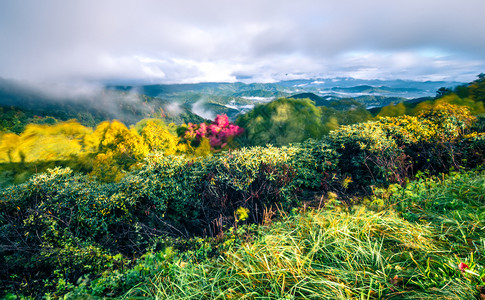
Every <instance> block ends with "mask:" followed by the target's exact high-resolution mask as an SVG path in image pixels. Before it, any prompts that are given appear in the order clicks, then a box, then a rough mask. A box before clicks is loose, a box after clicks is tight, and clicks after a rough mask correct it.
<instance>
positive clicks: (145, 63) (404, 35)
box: [0, 0, 485, 83]
mask: <svg viewBox="0 0 485 300" xmlns="http://www.w3.org/2000/svg"><path fill="white" fill-rule="evenodd" d="M483 11H485V2H484V1H483V0H463V1H451V0H449V1H448V0H427V1H422V0H419V1H418V0H398V1H385V0H369V1H358V0H346V1H319V0H314V1H310V0H303V1H285V0H284V1H281V0H280V1H273V0H266V1H256V0H249V1H242V2H234V1H223V0H206V1H197V0H189V1H173V0H168V1H155V0H152V1H150V0H140V1H114V0H109V1H108V0H106V1H95V0H84V1H76V2H72V1H62V0H46V1H42V2H41V1H36V2H29V3H28V4H27V3H25V2H22V1H2V2H1V3H0V44H1V45H2V48H1V53H0V77H4V78H15V79H29V80H51V81H57V80H67V81H69V80H108V79H125V80H128V79H138V80H146V81H147V82H153V83H156V82H195V81H234V80H236V76H235V74H245V75H246V76H247V77H251V78H253V80H265V81H270V80H279V79H285V78H288V77H292V76H293V77H295V76H309V77H313V76H321V77H327V76H361V77H366V78H386V77H400V78H404V79H425V78H426V79H428V78H445V79H458V80H465V81H467V80H473V79H474V76H475V75H476V74H478V73H480V72H483V70H484V69H485V35H483V34H481V32H480V30H481V24H482V23H483V22H482V13H483Z"/></svg>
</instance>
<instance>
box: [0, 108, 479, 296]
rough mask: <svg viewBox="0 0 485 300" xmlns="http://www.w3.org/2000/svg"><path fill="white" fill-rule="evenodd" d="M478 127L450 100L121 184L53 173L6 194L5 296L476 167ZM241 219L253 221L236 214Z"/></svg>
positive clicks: (156, 168)
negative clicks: (295, 212)
mask: <svg viewBox="0 0 485 300" xmlns="http://www.w3.org/2000/svg"><path fill="white" fill-rule="evenodd" d="M288 101H290V100H288ZM291 101H295V100H291ZM291 101H290V102H291ZM304 102H305V103H306V104H309V103H310V102H309V101H304ZM282 103H287V102H286V101H282ZM288 103H289V102H288ZM305 103H304V104H305ZM291 104H294V103H291ZM310 104H311V103H310ZM288 105H289V104H288ZM290 107H291V106H290ZM304 107H305V105H304ZM474 122H475V117H473V116H471V115H470V113H469V111H468V110H466V109H464V108H460V107H456V106H451V105H448V104H446V105H441V106H436V107H432V108H431V109H430V110H428V111H426V112H424V113H422V114H421V115H419V116H416V117H410V116H406V117H399V118H381V119H379V120H378V121H373V122H367V123H361V124H357V125H351V126H342V127H341V128H340V129H338V130H336V131H333V132H331V133H330V135H329V136H328V137H325V138H324V139H322V140H312V139H310V140H307V141H305V142H303V143H301V144H295V145H290V146H285V147H273V146H266V147H252V148H243V149H240V150H235V151H227V152H221V153H218V154H216V155H213V156H207V157H202V158H188V157H185V156H165V155H162V154H155V155H151V156H149V157H148V158H147V159H146V160H145V162H144V163H142V164H140V165H139V166H138V167H139V168H138V169H136V170H132V171H131V172H129V173H128V174H127V175H126V176H125V177H124V178H122V179H121V180H120V181H119V182H118V183H106V184H101V183H99V182H96V181H95V180H93V179H90V178H89V177H87V176H81V175H76V174H74V173H73V172H72V171H70V170H69V169H54V170H51V171H49V172H48V173H46V174H41V175H37V176H35V177H33V178H32V179H31V180H30V181H28V182H27V183H24V184H21V185H17V186H12V187H9V188H6V189H3V190H2V191H1V192H0V280H1V282H2V284H4V285H6V287H5V288H2V289H4V290H13V291H15V290H22V293H24V294H26V295H27V294H29V295H32V296H34V297H40V295H41V294H43V293H45V292H48V291H50V292H52V293H53V295H54V296H59V295H63V294H64V293H66V292H67V291H68V290H71V289H72V285H73V284H75V283H76V282H77V280H79V279H81V280H86V282H90V280H91V279H94V277H97V276H99V274H101V273H103V272H107V273H110V274H116V272H119V274H122V275H120V276H121V277H120V278H128V277H129V276H133V278H134V279H133V280H131V279H130V280H131V281H129V282H133V284H136V282H138V281H139V280H140V277H137V276H135V275H134V274H135V273H136V272H135V271H133V272H135V273H130V272H132V271H129V272H125V271H123V268H127V267H129V265H130V259H131V258H136V257H139V256H140V255H141V254H143V253H146V252H147V251H149V250H150V249H155V248H158V247H159V245H160V239H161V237H193V236H203V235H206V236H219V238H221V237H222V236H223V235H224V232H227V230H228V229H230V228H231V227H232V228H233V229H232V230H233V232H236V234H238V233H237V232H238V231H237V229H238V228H239V226H241V225H242V224H243V223H246V222H251V223H252V222H258V223H262V222H263V220H268V218H270V216H271V215H272V214H274V213H275V211H277V210H279V211H280V212H282V213H283V214H284V213H285V212H290V211H291V210H292V208H294V207H296V206H298V205H300V204H301V203H302V202H303V201H305V202H307V201H309V202H314V203H315V201H317V203H318V204H319V206H320V204H321V205H322V206H328V207H331V206H335V205H336V204H337V205H338V203H341V202H344V203H345V204H347V205H349V204H350V203H353V202H352V199H354V197H355V196H358V195H359V194H363V193H364V194H366V195H370V194H371V192H372V190H373V188H372V186H374V187H376V186H381V187H385V186H388V185H389V184H391V183H399V184H401V185H405V184H406V183H407V182H408V180H409V178H412V177H413V176H414V175H416V174H419V173H418V172H419V171H428V172H429V173H431V174H433V173H436V174H438V173H440V172H447V171H449V170H450V169H451V168H454V169H461V168H469V167H470V168H473V167H477V166H479V165H481V164H483V160H484V152H483V151H484V150H483V149H485V142H484V141H485V139H484V137H483V134H481V133H477V132H471V129H472V128H474V127H473V126H474V125H473V124H474ZM238 211H239V212H238ZM241 212H246V213H247V216H244V218H243V217H238V216H239V215H241V216H242V213H241ZM413 214H416V215H417V213H416V212H414V211H411V212H409V217H410V218H412V217H413V216H414V215H413ZM243 219H244V220H243ZM201 251H202V250H201ZM204 251H205V250H204ZM207 251H208V252H210V251H209V250H207ZM241 251H242V250H241ZM335 251H337V250H335ZM157 255H158V254H157ZM322 255H323V254H322ZM336 257H339V256H338V255H337V256H336ZM157 259H158V258H157ZM159 259H160V260H161V258H159ZM157 264H158V262H157V263H155V262H152V263H150V267H147V268H148V271H147V273H146V274H147V275H150V274H154V273H156V272H157V270H159V269H160V270H165V271H167V270H173V269H171V268H179V266H180V262H174V261H173V260H168V261H167V262H166V263H165V262H163V261H162V260H161V261H160V268H159V267H156V266H157ZM135 268H139V269H137V270H138V271H139V273H143V272H144V271H143V270H145V269H144V267H143V266H141V265H138V267H135ZM138 271H137V272H138ZM167 272H168V273H167V274H172V273H170V272H169V271H167ZM450 272H451V271H450ZM107 273H106V274H107ZM128 274H132V275H128ZM113 276H115V275H113ZM123 276H125V277H123ZM126 276H128V277H126ZM150 276H152V275H150ZM167 276H168V275H167ZM362 276H364V277H365V275H362ZM43 280H46V282H47V285H46V284H45V283H44V282H43ZM100 280H102V279H100ZM106 280H108V279H106ZM127 280H128V279H127ZM366 280H367V279H366ZM379 280H383V279H379ZM97 282H98V283H99V284H100V285H99V289H98V290H97V292H96V293H98V294H99V295H103V291H102V288H108V289H107V291H112V292H113V293H115V291H116V293H119V292H120V291H126V288H127V286H123V284H121V283H120V281H117V280H113V281H109V282H105V283H101V281H97ZM383 282H384V281H383ZM23 283H28V284H24V285H22V284H23ZM110 284H112V286H111V287H108V286H109V285H110ZM386 286H387V285H386ZM435 286H439V285H435ZM94 288H95V287H93V289H94Z"/></svg>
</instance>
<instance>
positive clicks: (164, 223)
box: [0, 78, 485, 299]
mask: <svg viewBox="0 0 485 300" xmlns="http://www.w3.org/2000/svg"><path fill="white" fill-rule="evenodd" d="M483 84H485V83H484V81H483V78H479V79H478V80H477V81H476V82H473V83H471V84H470V85H469V88H470V89H471V90H475V91H476V90H477V89H478V90H480V88H481V87H482V86H483ZM462 92H463V91H462ZM462 95H463V94H462ZM468 95H469V96H467V98H462V96H460V95H458V94H457V95H456V97H457V98H459V99H462V100H463V101H464V103H472V104H473V105H472V106H471V108H469V107H467V106H460V105H457V104H459V103H454V104H453V103H450V101H448V100H446V99H448V98H447V97H450V94H446V95H442V96H443V97H440V98H437V99H435V100H434V101H433V102H429V103H426V105H422V106H421V108H420V109H419V110H416V111H415V114H414V115H401V116H393V117H391V116H388V117H382V116H381V117H379V118H376V119H371V118H372V116H371V115H370V114H369V113H368V112H367V111H366V110H365V108H364V107H363V106H362V105H361V104H360V105H359V103H357V102H354V101H351V100H348V101H344V102H342V103H337V102H335V103H329V105H328V106H325V107H317V106H315V105H314V103H313V102H312V101H311V100H309V99H277V100H275V101H273V102H271V103H268V104H261V105H259V106H256V107H255V109H254V110H253V111H251V112H249V113H247V114H245V115H242V116H241V117H240V118H239V119H238V120H237V121H236V124H232V123H230V122H229V120H228V119H227V117H226V116H218V117H217V118H216V119H215V120H214V121H213V122H202V123H197V124H192V123H191V124H186V125H182V126H176V125H166V124H165V123H163V121H162V120H143V121H141V122H139V123H138V124H136V125H135V126H133V127H131V128H128V127H127V126H125V125H124V124H122V123H121V122H116V121H113V122H102V123H100V124H98V125H97V127H96V128H95V129H92V128H88V127H85V126H83V125H81V124H79V123H77V122H75V121H70V122H65V123H58V124H53V125H45V124H43V125H39V124H31V125H28V126H27V127H26V129H25V131H23V132H22V133H21V134H19V135H16V134H13V133H5V134H4V135H3V136H2V140H1V142H2V144H1V145H2V147H3V148H2V149H4V150H2V155H3V156H2V159H3V160H4V161H5V162H6V164H7V165H8V166H12V167H19V168H20V167H22V168H25V167H26V166H29V164H32V166H39V165H40V163H41V162H42V163H45V164H47V163H49V164H53V165H62V164H64V166H66V165H70V166H71V168H52V169H49V170H48V171H46V172H44V173H41V174H37V175H35V176H33V177H31V178H30V179H28V180H27V181H25V182H24V183H21V184H14V185H10V186H8V187H5V188H3V189H2V190H1V191H0V267H1V268H0V281H1V287H2V293H3V294H2V295H3V296H7V297H10V298H14V295H24V296H27V297H29V296H30V297H33V298H41V297H43V296H45V297H51V298H59V297H64V296H65V297H67V298H74V299H76V298H77V299H86V298H88V299H89V298H96V297H100V298H102V297H106V298H110V297H113V298H123V297H126V298H130V299H131V298H143V297H150V298H160V299H183V298H189V299H192V298H194V299H231V298H233V299H235V298H246V299H260V298H264V299H281V298H286V299H357V298H361V299H390V298H396V299H437V298H439V299H470V298H474V297H481V296H480V295H481V294H485V291H484V287H483V280H484V278H485V268H484V266H485V256H484V253H485V240H484V237H483V234H482V232H483V228H485V215H484V214H483V211H484V208H485V198H484V195H485V174H484V173H483V165H484V162H485V128H484V122H483V118H481V117H480V116H477V115H476V114H477V113H479V112H480V111H479V109H480V104H479V103H480V102H483V98H481V94H479V93H477V92H471V91H470V93H469V94H468ZM470 95H472V96H470ZM451 96H452V95H451ZM453 97H455V96H453ZM454 99H455V98H454ZM471 100H473V102H470V101H471ZM462 104H463V103H462ZM482 105H483V103H482ZM383 110H384V111H385V109H383ZM343 124H345V125H343ZM302 128H305V129H306V130H301V129H302ZM264 129H266V130H264ZM243 130H244V131H243ZM267 143H273V144H274V145H267ZM53 144H55V145H57V146H56V147H54V148H49V147H48V146H49V145H51V146H52V145H53ZM34 145H35V147H34ZM34 149H37V150H35V151H34ZM450 171H451V173H450ZM447 174H448V175H447ZM19 180H20V179H19Z"/></svg>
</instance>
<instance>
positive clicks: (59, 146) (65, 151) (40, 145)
mask: <svg viewBox="0 0 485 300" xmlns="http://www.w3.org/2000/svg"><path fill="white" fill-rule="evenodd" d="M90 132H91V129H89V128H87V127H84V126H82V125H81V124H79V123H78V122H76V121H67V122H62V123H58V124H55V125H39V124H29V125H27V126H26V128H25V130H24V132H22V134H20V136H17V135H14V134H5V135H4V136H3V138H2V141H1V144H0V153H1V154H0V160H2V161H9V162H21V161H25V162H33V161H39V160H42V161H52V160H66V159H70V158H71V157H72V156H77V155H80V154H81V153H82V151H83V145H82V141H83V139H84V136H86V135H88V134H89V133H90Z"/></svg>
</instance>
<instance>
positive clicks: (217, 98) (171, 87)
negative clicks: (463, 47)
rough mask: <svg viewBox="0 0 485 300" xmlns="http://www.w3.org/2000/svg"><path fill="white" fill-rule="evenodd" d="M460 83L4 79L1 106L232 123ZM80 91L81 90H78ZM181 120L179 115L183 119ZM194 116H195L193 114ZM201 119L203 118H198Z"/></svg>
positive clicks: (426, 93)
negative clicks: (260, 109) (269, 108)
mask: <svg viewBox="0 0 485 300" xmlns="http://www.w3.org/2000/svg"><path fill="white" fill-rule="evenodd" d="M460 84H462V83H461V82H447V81H424V82H423V81H409V80H363V79H355V78H331V79H329V78H324V79H321V78H320V79H300V80H288V81H280V82H275V83H250V84H245V83H241V82H235V83H224V82H219V83H218V82H211V83H194V84H157V85H136V84H134V85H106V86H105V87H104V88H102V87H101V88H99V87H98V88H97V89H96V90H93V91H88V92H86V89H77V88H75V87H73V89H72V90H70V89H68V90H66V88H63V89H60V90H56V89H57V88H56V87H55V86H54V87H52V86H48V87H47V86H39V85H36V86H32V85H28V84H24V83H22V82H18V81H13V80H6V79H2V78H0V106H3V107H18V108H21V109H27V110H29V111H31V112H32V113H33V114H37V115H40V116H45V115H50V116H53V115H52V114H53V113H52V112H53V111H55V112H56V114H55V116H54V117H56V118H58V117H59V116H62V117H61V118H60V119H66V118H77V117H78V116H79V115H83V114H86V113H89V114H91V115H93V117H94V120H96V121H98V120H101V119H115V118H116V119H121V120H122V121H124V122H126V123H128V124H133V123H135V122H137V121H138V120H140V119H141V118H146V117H152V116H161V115H163V116H165V117H167V122H176V123H180V122H187V121H191V120H194V122H195V121H197V120H198V119H197V118H198V117H196V116H195V115H198V116H201V117H203V118H208V119H210V118H213V117H215V116H216V115H217V114H218V113H226V114H227V115H228V116H229V117H230V118H231V119H234V118H235V117H236V116H237V115H238V114H240V113H244V112H247V111H249V110H250V109H252V108H253V107H254V105H257V104H260V103H267V102H269V101H271V100H273V99H276V98H280V97H292V96H295V95H296V97H302V95H306V96H308V98H310V99H312V100H313V101H315V104H316V105H324V104H325V101H328V100H338V99H342V98H353V99H356V100H357V101H359V102H361V103H363V104H364V105H366V106H367V107H376V106H377V107H378V106H384V105H387V104H389V103H390V102H401V101H407V100H410V99H415V98H421V97H433V96H435V95H436V91H437V90H438V89H439V88H441V87H447V88H452V87H455V86H457V85H460ZM79 91H81V92H79ZM182 114H183V117H182V118H179V117H178V115H182ZM194 114H195V115H194ZM199 119H200V118H199Z"/></svg>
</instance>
